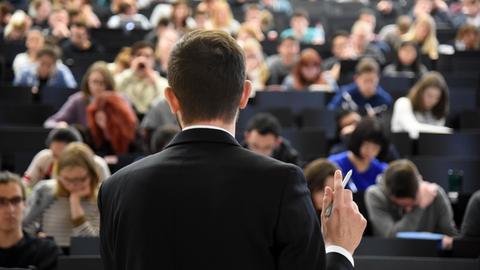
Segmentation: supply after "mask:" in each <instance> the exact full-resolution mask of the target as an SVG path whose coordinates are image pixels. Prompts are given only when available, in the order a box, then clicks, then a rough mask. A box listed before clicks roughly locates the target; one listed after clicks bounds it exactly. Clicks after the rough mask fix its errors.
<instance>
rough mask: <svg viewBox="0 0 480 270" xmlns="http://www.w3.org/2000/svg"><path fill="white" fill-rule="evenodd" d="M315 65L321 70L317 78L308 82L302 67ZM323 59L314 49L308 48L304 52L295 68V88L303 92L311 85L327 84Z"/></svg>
mask: <svg viewBox="0 0 480 270" xmlns="http://www.w3.org/2000/svg"><path fill="white" fill-rule="evenodd" d="M311 63H313V64H315V65H317V66H318V68H319V69H320V71H319V73H318V75H317V77H316V78H315V79H314V80H313V81H310V80H307V79H306V78H305V77H304V76H303V74H302V67H303V66H305V65H306V64H311ZM321 65H322V58H321V57H320V55H319V54H318V52H317V51H315V50H314V49H312V48H307V49H305V50H303V51H302V53H301V54H300V59H299V60H298V62H297V64H296V65H295V67H294V68H293V80H294V82H293V87H294V88H295V89H297V90H303V89H304V88H306V87H308V86H309V85H311V84H323V83H325V81H324V79H323V77H322V67H321Z"/></svg>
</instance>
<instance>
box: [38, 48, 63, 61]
mask: <svg viewBox="0 0 480 270" xmlns="http://www.w3.org/2000/svg"><path fill="white" fill-rule="evenodd" d="M45 55H46V56H50V57H51V58H52V59H54V60H55V61H57V60H58V58H60V55H59V52H58V51H57V50H55V48H53V47H50V46H45V47H43V48H41V49H40V50H39V51H38V52H37V58H40V57H42V56H45Z"/></svg>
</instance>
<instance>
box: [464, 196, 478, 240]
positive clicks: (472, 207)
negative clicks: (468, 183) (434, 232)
mask: <svg viewBox="0 0 480 270" xmlns="http://www.w3.org/2000/svg"><path fill="white" fill-rule="evenodd" d="M460 234H461V237H462V238H478V239H480V190H479V191H477V192H475V193H473V195H472V197H470V200H469V201H468V205H467V209H466V210H465V214H464V215H463V222H462V230H461V233H460Z"/></svg>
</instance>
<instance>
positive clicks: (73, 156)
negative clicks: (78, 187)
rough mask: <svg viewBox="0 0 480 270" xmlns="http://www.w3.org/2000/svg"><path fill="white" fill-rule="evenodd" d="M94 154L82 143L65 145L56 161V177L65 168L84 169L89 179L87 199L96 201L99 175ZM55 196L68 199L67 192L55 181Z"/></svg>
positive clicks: (59, 182)
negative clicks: (89, 191)
mask: <svg viewBox="0 0 480 270" xmlns="http://www.w3.org/2000/svg"><path fill="white" fill-rule="evenodd" d="M94 156H95V155H94V153H93V152H92V150H91V149H90V148H89V147H88V146H87V145H86V144H84V143H81V142H72V143H69V144H68V145H67V147H66V148H65V150H64V151H63V152H62V154H61V155H60V157H59V159H58V166H57V175H59V174H60V172H61V171H62V170H63V169H65V168H67V167H81V168H84V169H85V170H86V171H87V173H88V176H89V177H90V190H91V193H90V195H89V198H90V199H91V200H96V198H97V194H98V188H99V184H100V174H99V172H98V169H97V166H96V163H95V160H94ZM56 195H57V196H61V197H68V196H69V192H68V190H67V189H65V187H64V186H63V185H62V182H61V181H58V180H57V190H56Z"/></svg>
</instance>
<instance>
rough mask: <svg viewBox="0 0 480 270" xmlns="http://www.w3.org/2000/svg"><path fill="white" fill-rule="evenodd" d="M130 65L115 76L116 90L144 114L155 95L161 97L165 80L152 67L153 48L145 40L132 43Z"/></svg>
mask: <svg viewBox="0 0 480 270" xmlns="http://www.w3.org/2000/svg"><path fill="white" fill-rule="evenodd" d="M131 48H132V52H131V56H132V59H131V64H130V67H129V68H128V69H126V70H124V71H123V72H122V73H120V74H118V75H117V76H116V77H115V84H116V86H117V91H118V92H120V93H122V94H124V95H125V96H126V97H127V99H128V100H129V101H130V102H131V103H132V105H133V107H134V109H135V111H136V112H137V113H138V114H140V115H143V114H145V113H146V112H147V111H148V109H149V107H150V105H151V103H152V101H153V100H154V99H155V98H156V97H163V92H164V90H165V87H166V86H167V85H168V83H167V80H166V79H165V78H163V77H161V76H160V74H159V73H158V72H157V71H155V70H154V69H153V68H154V61H155V57H154V48H153V45H152V44H150V43H148V42H146V41H138V42H135V43H134V44H133V45H132V47H131Z"/></svg>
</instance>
